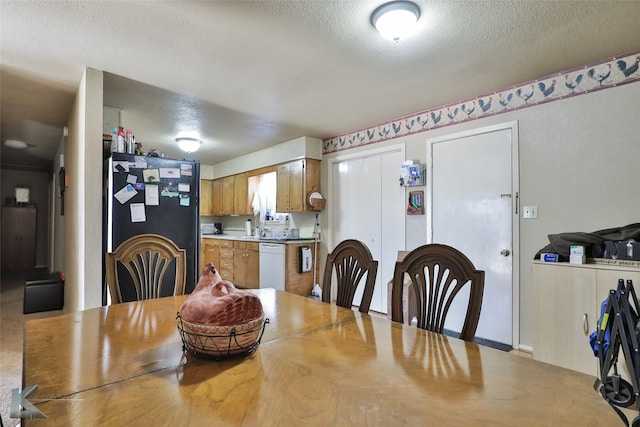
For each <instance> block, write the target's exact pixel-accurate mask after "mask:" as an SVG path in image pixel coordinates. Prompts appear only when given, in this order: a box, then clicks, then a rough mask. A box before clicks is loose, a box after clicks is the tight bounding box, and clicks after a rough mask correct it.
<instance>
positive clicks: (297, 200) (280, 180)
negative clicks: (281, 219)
mask: <svg viewBox="0 0 640 427" xmlns="http://www.w3.org/2000/svg"><path fill="white" fill-rule="evenodd" d="M276 172H277V188H276V211H277V212H304V211H309V210H311V208H310V207H309V206H308V204H307V194H309V193H311V192H313V191H320V161H319V160H316V159H300V160H294V161H292V162H287V163H283V164H280V165H278V166H277V168H276Z"/></svg>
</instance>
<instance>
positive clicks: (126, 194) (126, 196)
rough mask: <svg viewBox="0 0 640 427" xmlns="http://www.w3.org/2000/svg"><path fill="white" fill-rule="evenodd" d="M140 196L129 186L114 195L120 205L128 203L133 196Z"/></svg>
mask: <svg viewBox="0 0 640 427" xmlns="http://www.w3.org/2000/svg"><path fill="white" fill-rule="evenodd" d="M136 194H138V192H137V191H136V190H135V189H134V188H133V185H131V184H127V185H125V186H124V187H122V189H121V190H120V191H118V192H117V193H116V194H114V195H113V197H115V198H116V200H118V201H119V202H120V203H122V204H125V203H127V202H128V201H129V200H130V199H131V198H132V197H133V196H135V195H136Z"/></svg>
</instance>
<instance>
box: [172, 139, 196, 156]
mask: <svg viewBox="0 0 640 427" xmlns="http://www.w3.org/2000/svg"><path fill="white" fill-rule="evenodd" d="M176 142H177V143H178V147H180V149H181V150H182V151H186V152H187V153H193V152H194V151H198V148H200V145H201V144H202V140H201V139H197V138H186V137H182V138H176Z"/></svg>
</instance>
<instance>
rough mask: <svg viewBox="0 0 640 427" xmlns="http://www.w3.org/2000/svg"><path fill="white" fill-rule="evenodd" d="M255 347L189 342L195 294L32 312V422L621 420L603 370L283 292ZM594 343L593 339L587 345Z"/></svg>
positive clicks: (28, 352)
mask: <svg viewBox="0 0 640 427" xmlns="http://www.w3.org/2000/svg"><path fill="white" fill-rule="evenodd" d="M251 292H253V293H255V295H257V296H258V297H259V298H260V301H261V303H262V306H263V310H264V312H265V315H266V317H267V318H268V319H269V322H268V323H266V324H265V329H264V334H263V335H262V338H261V341H260V344H259V346H258V347H257V349H256V350H255V351H254V352H253V353H250V354H246V355H243V356H240V357H233V358H222V359H212V358H206V357H201V356H197V355H194V354H192V353H190V352H189V351H186V350H185V349H184V348H183V343H182V340H181V336H180V333H179V331H178V328H177V324H178V323H177V322H178V320H179V319H177V313H178V311H179V310H180V307H181V305H182V303H183V302H184V300H185V298H186V297H187V296H186V295H183V296H173V297H165V298H158V299H151V300H144V301H136V302H129V303H122V304H115V305H110V306H105V307H99V308H93V309H88V310H84V311H79V312H74V313H68V314H63V315H60V316H55V317H49V318H42V319H32V320H27V322H26V326H25V344H24V369H23V387H25V388H26V387H29V386H37V389H35V391H34V392H33V393H32V394H31V395H29V397H28V400H29V402H31V403H32V404H33V405H34V406H35V407H36V408H37V409H38V410H39V411H41V413H42V414H44V416H46V417H47V418H31V419H25V420H23V425H26V426H34V427H36V426H46V427H53V426H65V427H68V426H82V427H86V426H302V425H305V426H510V427H511V426H545V427H546V426H598V427H602V426H617V425H622V423H621V420H620V419H619V418H618V416H617V415H616V414H615V413H614V411H613V410H612V408H611V407H610V406H609V405H608V404H607V403H606V402H605V401H604V399H603V398H602V396H601V395H600V394H599V393H598V392H597V391H595V390H594V388H593V384H594V381H595V379H596V378H595V377H592V376H589V375H585V374H582V373H579V372H575V371H572V370H568V369H565V368H561V367H558V366H553V365H550V364H545V363H542V362H538V361H535V360H532V359H530V358H526V357H520V356H517V355H514V354H510V353H509V352H505V351H502V350H498V349H495V348H490V347H487V346H483V345H479V344H475V343H471V342H467V341H463V340H460V339H457V338H454V337H450V336H445V335H443V334H438V333H434V332H429V331H426V330H422V329H418V328H416V327H415V326H411V325H404V324H401V323H397V322H392V321H390V320H388V319H387V318H386V317H384V316H380V315H376V314H363V313H360V312H359V311H357V310H352V309H348V308H343V307H339V306H337V305H335V304H328V303H324V302H321V301H317V300H314V299H312V298H306V297H302V296H299V295H295V294H291V293H288V292H284V291H279V290H275V289H270V288H267V289H257V290H251ZM585 345H586V344H585Z"/></svg>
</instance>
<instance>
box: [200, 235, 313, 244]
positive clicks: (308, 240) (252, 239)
mask: <svg viewBox="0 0 640 427" xmlns="http://www.w3.org/2000/svg"><path fill="white" fill-rule="evenodd" d="M200 237H202V238H207V239H221V240H238V241H241V242H256V243H260V242H265V243H283V244H289V245H291V244H296V243H313V242H314V240H313V238H312V237H300V238H297V239H280V238H277V237H273V238H272V237H255V236H241V235H240V236H239V235H233V234H201V235H200Z"/></svg>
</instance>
